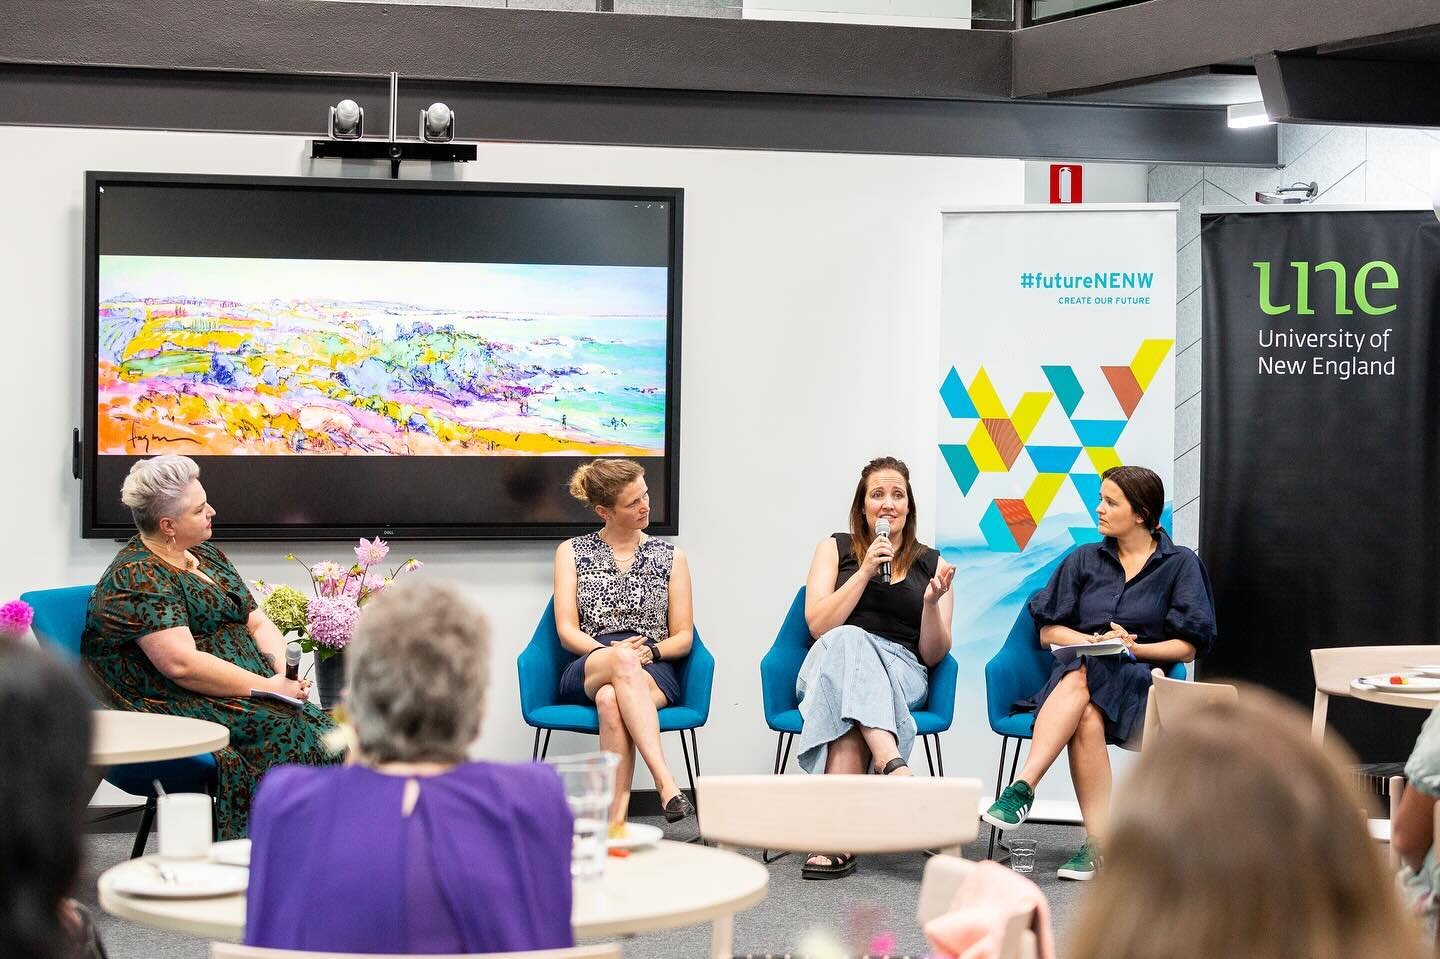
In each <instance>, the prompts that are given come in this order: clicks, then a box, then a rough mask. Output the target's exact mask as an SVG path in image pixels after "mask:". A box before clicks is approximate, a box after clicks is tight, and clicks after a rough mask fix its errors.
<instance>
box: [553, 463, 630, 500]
mask: <svg viewBox="0 0 1440 959" xmlns="http://www.w3.org/2000/svg"><path fill="white" fill-rule="evenodd" d="M644 475H645V470H644V468H643V467H641V465H640V464H639V463H637V462H635V461H634V460H591V461H590V462H588V463H582V464H581V465H580V466H579V468H577V469H576V470H575V472H574V473H571V474H570V495H571V496H573V497H575V498H576V499H578V500H579V501H580V502H582V503H585V504H586V505H588V506H604V507H605V508H607V509H609V508H610V507H612V506H614V505H615V501H616V499H618V498H619V496H620V491H621V490H623V489H624V488H625V487H627V486H629V485H630V484H631V483H633V482H635V481H636V480H637V479H639V478H640V477H642V476H644Z"/></svg>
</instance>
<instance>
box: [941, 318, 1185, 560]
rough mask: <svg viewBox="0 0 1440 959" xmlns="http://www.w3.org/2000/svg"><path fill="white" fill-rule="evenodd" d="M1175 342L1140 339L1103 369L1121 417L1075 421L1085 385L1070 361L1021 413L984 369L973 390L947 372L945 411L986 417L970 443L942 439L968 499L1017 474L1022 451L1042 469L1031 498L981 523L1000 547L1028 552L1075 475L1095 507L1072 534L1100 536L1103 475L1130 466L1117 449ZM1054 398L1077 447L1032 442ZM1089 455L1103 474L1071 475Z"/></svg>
mask: <svg viewBox="0 0 1440 959" xmlns="http://www.w3.org/2000/svg"><path fill="white" fill-rule="evenodd" d="M1174 345H1175V341H1174V340H1173V339H1172V340H1161V339H1148V340H1145V341H1143V342H1142V343H1141V344H1140V348H1139V349H1138V350H1136V351H1135V356H1134V357H1133V358H1132V359H1131V360H1130V362H1129V363H1128V364H1127V365H1125V366H1102V367H1100V372H1101V374H1102V375H1103V376H1104V378H1105V382H1106V384H1107V385H1108V386H1109V387H1110V391H1111V393H1112V394H1113V395H1114V397H1115V402H1116V404H1117V405H1118V406H1119V408H1120V412H1121V414H1122V415H1121V416H1120V417H1119V418H1117V419H1101V420H1077V419H1076V418H1075V411H1076V410H1077V409H1078V408H1079V406H1080V401H1081V400H1082V399H1084V397H1085V390H1084V388H1083V387H1082V386H1081V385H1080V379H1079V378H1078V377H1077V376H1076V375H1075V370H1074V369H1073V368H1072V367H1070V366H1058V365H1057V366H1044V367H1041V368H1040V372H1041V373H1042V374H1043V375H1044V377H1045V380H1046V381H1047V382H1048V384H1049V386H1050V390H1049V391H1045V392H1042V391H1033V392H1025V393H1022V394H1021V395H1020V398H1019V400H1017V401H1016V403H1015V407H1014V409H1013V410H1011V409H1007V408H1006V407H1005V404H1004V403H1003V402H1002V401H1001V399H1000V396H999V394H998V393H997V392H996V391H995V386H994V385H993V384H992V383H991V382H990V377H989V375H988V374H986V372H985V368H984V367H983V366H982V367H981V368H980V369H979V370H978V371H977V372H976V373H975V376H974V378H973V379H972V380H971V381H970V385H969V386H968V387H967V386H966V385H965V384H964V382H963V381H962V380H961V378H960V373H959V371H958V370H956V368H955V367H953V366H952V367H950V372H949V373H947V374H945V380H944V381H943V382H942V383H941V384H940V399H941V401H942V402H944V404H945V409H946V410H947V411H948V412H949V413H950V416H951V418H952V419H957V420H961V419H973V420H979V423H977V424H976V426H975V430H974V432H973V433H971V434H970V438H969V439H968V440H967V441H966V442H965V443H963V444H958V443H941V444H940V454H941V456H942V457H944V460H945V464H946V465H947V466H948V467H949V468H950V475H951V476H952V477H954V479H955V483H956V485H958V486H959V487H960V491H961V492H962V493H964V494H965V495H967V496H968V495H969V494H970V490H971V488H972V487H974V485H975V481H976V480H977V479H979V478H980V474H981V473H1009V472H1011V468H1012V467H1013V466H1014V465H1015V463H1016V461H1017V460H1018V459H1019V458H1020V454H1021V453H1022V452H1024V453H1025V455H1026V456H1027V457H1028V458H1029V461H1030V463H1031V464H1032V465H1033V466H1034V467H1035V471H1036V475H1035V478H1034V479H1033V480H1031V481H1030V486H1029V488H1028V489H1026V490H1025V494H1024V495H1023V496H1020V497H1016V498H998V499H993V500H991V501H990V505H989V507H988V508H987V509H986V510H985V514H984V516H983V517H982V518H981V520H980V532H981V533H982V534H983V535H984V537H985V542H986V543H987V544H989V546H990V548H991V549H992V550H995V551H997V552H1017V553H1018V552H1021V551H1022V550H1024V549H1025V547H1026V545H1027V544H1028V543H1029V542H1030V539H1031V537H1032V536H1034V534H1035V530H1036V529H1037V528H1038V526H1039V524H1040V521H1041V520H1042V519H1044V518H1045V514H1046V513H1047V512H1048V511H1049V509H1050V506H1051V504H1052V503H1054V502H1055V496H1056V494H1057V493H1059V492H1060V487H1061V486H1062V485H1063V484H1064V483H1065V481H1066V480H1067V479H1068V480H1069V481H1070V483H1071V485H1073V486H1074V487H1075V491H1076V492H1077V493H1079V495H1080V499H1081V500H1082V501H1083V502H1084V503H1085V504H1086V505H1087V507H1088V508H1089V510H1090V518H1091V521H1092V522H1091V523H1090V524H1089V525H1087V526H1072V527H1070V528H1069V530H1070V537H1071V539H1072V540H1074V541H1075V542H1077V543H1091V542H1095V541H1096V540H1098V539H1099V538H1100V534H1099V532H1098V530H1097V525H1098V518H1097V517H1096V516H1095V503H1096V502H1097V501H1098V499H1099V494H1100V483H1099V477H1100V476H1101V475H1102V474H1103V473H1104V472H1105V471H1106V470H1107V469H1110V468H1111V467H1112V466H1123V465H1124V463H1123V461H1122V460H1121V459H1120V455H1119V454H1118V453H1117V452H1116V450H1115V446H1116V444H1117V443H1119V442H1120V437H1121V435H1123V434H1124V432H1125V427H1126V426H1127V425H1128V424H1129V422H1130V419H1131V417H1133V416H1134V415H1135V410H1136V408H1137V407H1139V405H1140V401H1141V400H1142V399H1144V398H1145V391H1146V389H1147V388H1149V386H1150V383H1151V381H1153V380H1154V379H1155V374H1156V373H1158V372H1159V371H1160V364H1161V363H1162V362H1164V360H1165V357H1166V356H1168V355H1169V354H1170V349H1171V347H1173V346H1174ZM1051 399H1055V400H1057V401H1058V403H1059V406H1060V408H1061V409H1063V410H1064V411H1065V416H1066V418H1067V419H1068V420H1069V423H1070V427H1071V428H1072V429H1073V430H1074V433H1075V443H1074V444H1073V445H1065V446H1040V445H1035V444H1031V443H1030V437H1031V435H1032V434H1033V433H1034V432H1035V428H1036V426H1038V425H1039V423H1040V417H1041V416H1042V415H1044V413H1045V410H1046V408H1047V407H1048V406H1049V405H1050V401H1051ZM1082 453H1083V454H1084V455H1085V458H1086V459H1087V460H1088V461H1089V463H1090V465H1091V466H1093V467H1094V470H1095V472H1093V473H1089V472H1084V473H1072V472H1071V470H1072V469H1073V468H1074V467H1075V465H1076V463H1077V462H1078V461H1079V459H1080V455H1081V454H1082Z"/></svg>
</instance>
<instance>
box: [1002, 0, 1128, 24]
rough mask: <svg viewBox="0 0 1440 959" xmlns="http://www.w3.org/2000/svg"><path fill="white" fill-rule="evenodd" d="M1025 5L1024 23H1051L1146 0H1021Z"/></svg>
mask: <svg viewBox="0 0 1440 959" xmlns="http://www.w3.org/2000/svg"><path fill="white" fill-rule="evenodd" d="M1019 2H1020V3H1021V4H1022V5H1023V7H1024V10H1023V12H1024V14H1025V18H1024V24H1025V25H1027V26H1029V25H1033V24H1037V23H1050V22H1053V21H1055V20H1065V19H1067V18H1069V17H1078V16H1080V15H1081V14H1082V13H1093V12H1095V11H1097V10H1109V9H1112V8H1114V7H1129V6H1133V5H1135V4H1137V3H1144V2H1145V0H1019Z"/></svg>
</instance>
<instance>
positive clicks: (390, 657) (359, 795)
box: [245, 581, 574, 955]
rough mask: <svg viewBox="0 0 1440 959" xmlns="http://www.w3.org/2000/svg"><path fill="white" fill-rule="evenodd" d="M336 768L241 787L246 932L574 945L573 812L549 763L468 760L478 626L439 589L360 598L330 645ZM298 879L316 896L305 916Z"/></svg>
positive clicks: (304, 945)
mask: <svg viewBox="0 0 1440 959" xmlns="http://www.w3.org/2000/svg"><path fill="white" fill-rule="evenodd" d="M345 660H346V663H345V666H346V670H345V672H346V678H347V680H348V688H347V690H346V700H345V701H346V706H347V711H348V713H349V722H350V724H351V725H352V726H353V734H354V741H353V743H352V751H351V758H352V760H353V762H352V764H351V765H348V766H344V767H338V768H330V769H314V768H305V767H300V766H290V767H282V768H279V769H274V770H271V772H270V773H269V774H268V775H267V776H266V777H265V780H264V782H262V783H261V784H260V790H259V792H258V793H257V794H256V797H255V812H254V817H253V820H252V830H251V834H252V837H253V840H254V843H253V846H252V847H251V856H250V887H249V891H248V893H247V909H246V915H247V920H246V927H245V942H246V943H247V944H248V945H252V946H264V947H269V948H275V949H310V950H318V951H322V952H353V953H362V952H369V953H392V954H402V955H413V954H422V953H432V954H433V953H488V952H511V951H516V952H523V951H529V950H539V949H556V948H562V947H565V946H570V945H573V944H574V938H573V933H572V931H571V927H570V909H571V888H570V846H571V838H570V837H571V833H572V831H573V825H574V824H573V821H572V819H571V815H570V809H569V806H568V804H567V803H566V801H565V791H564V788H563V787H562V785H561V783H560V778H559V776H558V775H556V773H555V771H554V770H553V769H551V768H550V767H549V766H545V765H543V764H536V763H520V764H515V765H508V764H500V763H489V762H467V761H466V754H467V751H468V749H469V748H470V746H471V745H472V744H473V743H474V741H475V739H476V738H477V737H478V736H479V734H480V722H481V719H482V717H483V715H484V712H485V691H486V687H487V685H488V683H489V678H490V631H489V628H488V626H487V625H486V623H485V619H484V617H483V616H482V615H481V614H480V613H479V611H478V610H476V609H475V608H474V607H472V606H471V605H470V604H469V603H467V602H466V601H465V600H464V599H463V598H462V597H461V596H460V594H459V593H458V592H457V591H456V590H455V589H453V588H450V587H446V586H439V585H435V584H434V583H426V582H423V581H411V582H406V583H400V584H396V585H394V586H391V587H390V588H389V589H387V590H386V591H385V592H384V593H382V594H381V595H380V596H378V597H376V599H375V600H373V601H372V602H370V603H369V604H367V605H366V606H365V608H364V610H363V611H362V612H361V614H360V622H359V625H357V627H356V629H355V635H354V638H353V639H352V640H351V642H350V645H349V646H348V647H347V648H346V652H345ZM297 889H324V890H325V897H326V902H327V906H326V908H325V909H323V910H319V911H317V910H316V909H315V908H314V904H313V901H312V900H311V899H309V898H307V897H305V896H299V895H296V894H295V890H297Z"/></svg>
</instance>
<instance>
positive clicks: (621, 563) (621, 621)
mask: <svg viewBox="0 0 1440 959" xmlns="http://www.w3.org/2000/svg"><path fill="white" fill-rule="evenodd" d="M570 492H571V494H572V495H573V496H574V497H575V498H576V499H578V500H580V501H581V502H582V503H586V504H588V505H589V506H591V507H593V508H594V510H595V513H596V515H598V516H599V517H600V519H601V520H603V521H604V523H605V525H604V526H603V527H602V528H601V529H599V530H597V531H596V532H594V533H587V534H586V535H584V536H577V537H575V538H574V539H568V540H566V541H565V542H563V543H561V544H560V548H559V549H557V550H556V551H555V626H556V628H557V630H558V631H559V633H560V644H561V645H562V646H564V647H565V649H566V650H567V651H568V652H570V653H571V654H573V655H574V656H575V658H574V659H572V660H571V661H570V662H569V663H568V664H567V665H566V667H565V670H564V672H562V673H561V674H560V690H559V694H560V699H561V700H562V701H568V702H572V703H578V704H582V705H588V704H589V703H591V702H593V703H594V704H595V708H596V710H597V711H598V712H599V714H600V748H601V749H604V750H606V751H608V752H612V753H615V754H617V755H618V756H619V757H620V765H619V766H617V767H616V768H615V800H614V802H613V803H612V804H611V807H610V827H611V830H612V831H618V830H620V829H622V828H623V826H624V823H625V817H626V815H627V813H628V811H629V808H630V781H631V779H632V777H633V776H634V772H635V750H636V748H637V747H638V749H639V751H640V756H641V758H643V759H644V760H645V765H646V766H648V767H650V775H651V776H653V777H654V779H655V788H656V790H657V791H658V792H659V793H660V803H661V811H662V812H663V813H664V814H665V819H666V820H667V821H669V822H678V821H679V820H681V819H684V818H685V817H686V816H689V815H691V814H692V813H694V811H695V807H694V806H693V805H691V803H690V799H689V798H688V797H687V796H686V795H685V794H684V793H683V792H681V791H680V784H679V783H678V782H676V781H675V776H674V774H673V773H671V771H670V766H669V764H668V763H666V761H665V752H664V750H663V749H661V747H660V719H659V710H660V709H661V708H662V707H665V706H670V705H674V703H675V702H676V701H677V700H679V698H680V675H679V673H678V672H677V671H676V663H677V662H678V661H679V660H681V659H683V658H684V657H686V656H688V655H689V654H690V645H691V643H692V642H693V639H692V634H691V626H692V625H693V621H692V619H691V615H692V614H691V605H690V565H689V563H688V562H687V560H686V559H685V553H684V551H682V550H681V549H680V548H679V547H677V546H672V545H671V544H670V543H667V542H665V541H664V540H661V539H656V538H655V537H653V536H647V535H645V527H646V526H647V525H649V523H650V493H649V491H648V489H647V487H646V485H645V473H644V471H643V470H642V469H641V468H640V464H638V463H635V462H632V461H631V460H595V461H593V462H590V463H586V464H584V465H583V466H581V467H580V468H579V469H577V470H576V471H575V474H574V475H573V476H572V477H571V478H570Z"/></svg>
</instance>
